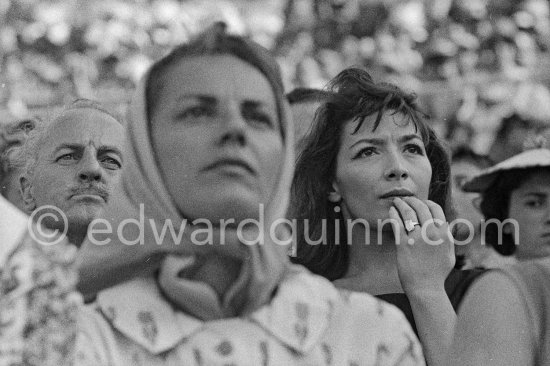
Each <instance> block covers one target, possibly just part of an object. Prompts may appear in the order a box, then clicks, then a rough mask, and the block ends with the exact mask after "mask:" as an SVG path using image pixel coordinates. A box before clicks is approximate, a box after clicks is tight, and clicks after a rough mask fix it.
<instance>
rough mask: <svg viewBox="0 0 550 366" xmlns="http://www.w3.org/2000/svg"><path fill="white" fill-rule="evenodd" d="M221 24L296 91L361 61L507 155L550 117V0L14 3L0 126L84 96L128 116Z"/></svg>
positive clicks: (0, 78)
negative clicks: (184, 50)
mask: <svg viewBox="0 0 550 366" xmlns="http://www.w3.org/2000/svg"><path fill="white" fill-rule="evenodd" d="M219 20H223V21H224V22H225V23H226V24H227V25H228V29H229V31H230V32H233V33H237V34H244V35H250V36H251V37H252V38H254V39H255V40H256V41H258V42H260V43H261V44H262V45H264V46H266V47H267V48H269V49H271V50H272V51H273V52H274V54H275V56H276V57H277V59H278V61H279V63H280V65H281V68H282V70H283V74H284V81H285V88H286V91H287V92H289V91H291V90H293V89H295V88H316V89H322V88H323V87H324V86H325V84H326V83H327V81H328V80H330V79H331V78H332V77H334V76H335V75H337V74H338V73H339V72H340V71H341V70H342V69H344V68H346V67H349V66H352V65H353V66H362V67H365V68H366V69H367V70H368V71H369V73H370V74H371V75H373V77H374V78H375V79H376V80H386V81H390V82H394V83H397V84H398V85H400V86H402V87H403V88H404V89H406V90H413V91H415V92H416V93H417V94H418V96H419V100H420V102H421V105H422V106H423V109H424V110H425V111H426V112H427V113H428V114H429V115H431V116H432V120H431V123H432V125H433V127H434V128H435V129H436V131H438V133H439V134H440V135H441V136H443V137H446V138H447V139H448V140H449V143H450V145H451V146H453V147H456V146H459V145H462V144H464V143H466V144H467V145H469V147H471V148H472V149H473V150H474V152H476V153H478V154H483V155H485V154H490V156H491V158H493V159H494V160H496V161H500V160H502V159H504V158H506V157H507V155H508V154H511V153H512V152H514V151H516V150H517V149H518V146H521V145H522V144H523V141H522V140H523V139H524V137H529V135H530V134H531V133H532V132H533V131H534V132H535V133H537V132H540V130H541V129H543V128H545V126H546V124H547V123H548V121H549V120H550V118H549V117H550V111H549V108H550V107H549V106H550V103H548V102H547V100H549V101H550V93H549V92H548V86H549V85H550V57H549V55H550V53H549V51H550V50H549V45H550V7H549V1H548V0H517V1H511V0H254V1H252V0H215V1H214V0H200V1H199V0H97V1H87V0H3V1H1V2H0V120H4V121H5V120H6V119H7V117H6V116H8V115H11V116H15V117H16V118H17V119H22V118H26V116H28V115H29V114H33V113H34V112H35V111H36V110H40V109H44V108H50V107H51V106H55V105H63V104H65V103H66V102H68V101H70V100H73V99H75V98H89V99H93V100H97V101H99V102H102V103H104V104H105V105H106V106H107V107H109V108H110V109H112V110H115V111H119V112H123V111H124V110H125V108H126V106H127V103H128V101H129V96H130V95H131V92H132V90H133V88H134V86H135V84H136V82H137V81H138V80H139V78H140V77H141V75H142V74H143V72H144V71H145V70H146V69H147V67H148V66H149V65H150V64H151V63H152V62H154V61H155V60H157V59H159V58H160V57H162V56H163V55H164V54H166V53H167V52H168V51H169V50H170V49H171V48H172V47H174V46H175V45H177V44H180V43H182V42H185V41H186V40H188V39H190V38H191V37H192V36H193V35H195V34H197V33H198V32H199V31H201V30H203V29H204V28H205V27H208V26H209V25H211V24H212V23H213V22H215V21H219Z"/></svg>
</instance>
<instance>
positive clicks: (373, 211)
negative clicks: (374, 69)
mask: <svg viewBox="0 0 550 366" xmlns="http://www.w3.org/2000/svg"><path fill="white" fill-rule="evenodd" d="M375 120H376V115H373V116H369V117H366V118H365V121H364V123H363V125H362V126H361V128H360V129H359V131H357V132H356V133H355V134H352V133H353V131H354V130H355V127H356V126H357V123H358V122H353V121H349V122H347V123H346V124H345V125H344V129H343V132H342V137H341V140H342V141H341V145H340V150H339V152H338V157H337V167H336V180H335V181H334V183H333V188H334V190H335V193H331V200H332V201H335V200H340V199H341V203H340V205H341V207H342V213H343V215H344V218H345V219H360V218H362V219H365V220H367V221H368V223H369V227H370V228H371V229H372V228H375V227H377V220H378V219H381V220H385V219H389V214H388V210H389V208H390V207H391V206H392V200H393V198H394V197H396V196H404V195H414V196H416V197H417V198H419V199H421V200H427V199H428V193H429V189H430V180H431V177H432V167H431V165H430V162H429V160H428V158H427V156H426V149H425V147H424V143H423V142H422V138H421V136H420V134H419V133H417V132H416V127H415V125H414V123H413V122H409V123H406V124H405V122H406V121H404V120H403V116H402V115H401V114H396V115H393V116H392V115H388V114H385V115H384V116H383V117H382V119H381V121H380V124H379V126H378V128H377V129H376V130H375V131H372V129H373V126H374V122H375ZM384 229H387V230H391V226H390V225H384Z"/></svg>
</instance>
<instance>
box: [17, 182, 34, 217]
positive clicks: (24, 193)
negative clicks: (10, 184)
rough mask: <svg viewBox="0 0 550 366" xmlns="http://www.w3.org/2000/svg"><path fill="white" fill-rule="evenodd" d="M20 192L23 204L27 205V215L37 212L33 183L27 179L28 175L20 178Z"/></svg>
mask: <svg viewBox="0 0 550 366" xmlns="http://www.w3.org/2000/svg"><path fill="white" fill-rule="evenodd" d="M19 191H20V192H21V197H22V198H23V204H24V205H25V209H26V210H27V213H29V214H30V213H32V212H33V211H34V210H36V202H35V200H34V195H33V188H32V184H31V181H30V180H29V179H28V178H27V177H26V175H22V176H21V177H19Z"/></svg>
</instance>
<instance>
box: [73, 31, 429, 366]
mask: <svg viewBox="0 0 550 366" xmlns="http://www.w3.org/2000/svg"><path fill="white" fill-rule="evenodd" d="M287 113H288V111H287V106H286V104H285V101H284V95H283V90H282V83H281V80H280V75H279V71H278V68H277V66H276V63H275V61H274V59H273V58H272V56H270V55H269V53H268V52H267V51H266V50H265V49H263V48H262V47H260V46H258V45H257V44H255V43H253V42H251V41H248V40H246V39H244V38H240V37H235V36H229V35H227V34H226V33H225V31H224V27H223V26H220V25H218V26H216V27H214V28H213V29H211V30H210V31H208V32H206V33H205V34H202V35H200V36H199V37H198V38H197V39H196V40H195V41H193V42H191V43H190V44H187V45H184V46H181V47H179V48H177V49H175V50H174V51H173V52H172V53H171V54H170V55H168V56H166V57H165V58H163V59H162V60H160V61H159V62H157V63H156V64H155V65H153V67H152V68H151V69H150V70H149V72H148V73H147V75H146V76H145V77H144V80H143V82H142V84H141V85H140V86H139V88H138V90H137V92H136V94H135V98H134V100H133V102H132V105H131V107H130V118H129V121H128V129H127V149H126V155H125V159H126V162H125V170H124V171H123V177H122V184H123V188H124V189H123V191H124V194H123V195H121V196H120V197H119V198H118V202H115V204H113V205H112V208H111V211H110V212H109V213H108V215H107V220H108V221H106V222H107V223H108V224H109V225H111V226H112V227H113V228H114V229H113V232H116V233H117V234H118V235H109V234H107V235H103V236H101V235H94V234H95V233H94V231H93V230H94V229H93V228H92V229H91V231H90V235H89V242H88V243H86V244H85V245H84V247H83V251H82V253H81V261H82V264H83V267H82V271H81V273H83V274H84V277H83V281H84V283H83V284H82V286H83V287H84V288H88V289H91V288H98V287H100V286H101V284H100V285H99V286H98V285H97V282H101V281H102V279H103V278H107V277H111V278H116V279H115V280H111V283H112V284H114V285H115V286H114V287H112V288H108V289H104V290H102V291H100V292H99V293H98V294H97V299H96V302H95V304H94V305H92V306H91V307H90V308H88V309H85V310H84V311H83V312H82V319H81V327H80V330H81V332H80V335H79V340H78V347H77V355H78V356H79V361H80V363H81V364H87V363H88V364H94V365H139V364H143V365H161V364H162V365H182V364H185V365H227V364H235V365H305V364H308V365H309V364H315V365H331V364H332V365H343V364H346V365H348V364H349V365H375V364H379V365H394V364H402V365H417V364H423V363H424V361H423V359H422V353H421V350H420V348H419V345H418V343H417V340H416V338H415V336H414V334H413V333H412V331H411V329H410V327H409V325H408V324H407V323H406V321H405V320H404V318H403V316H402V315H401V314H400V313H399V312H398V311H396V310H395V309H394V308H392V307H390V306H388V305H385V304H383V303H382V302H380V301H378V300H375V299H373V298H372V297H370V296H367V295H357V294H350V293H348V292H339V291H337V290H336V289H335V288H334V287H333V286H332V285H331V284H330V283H329V282H328V281H326V280H324V279H322V278H320V277H317V276H313V275H311V274H310V273H309V272H307V271H306V270H305V269H303V268H302V267H300V266H294V265H291V264H290V263H289V262H288V259H287V256H286V252H287V247H286V246H282V245H279V244H280V242H279V239H278V237H275V236H274V235H277V234H276V233H274V232H275V231H277V230H276V227H275V226H274V223H276V220H277V219H278V218H282V217H284V214H285V211H286V205H287V201H288V190H289V186H290V181H291V176H292V168H293V164H292V162H293V153H292V149H293V142H292V127H291V124H290V121H289V119H288V117H287V116H288V114H287ZM263 205H265V213H262V212H261V211H262V208H263ZM128 219H135V221H133V223H134V225H125V224H127V223H129V222H130V221H128ZM186 220H193V224H194V225H192V226H190V227H187V228H185V229H184V230H183V231H182V232H179V231H180V230H181V229H182V227H183V225H184V224H185V223H186ZM251 220H257V222H258V223H264V224H258V225H252V226H254V228H250V225H245V224H247V223H251V222H252V221H251ZM140 221H141V222H144V225H138V224H139V223H140ZM212 223H213V225H215V226H218V228H217V229H216V231H215V232H214V230H213V229H212ZM104 224H105V222H104ZM170 224H171V225H172V228H173V229H175V231H171V229H169V228H167V226H165V225H170ZM201 224H202V226H200V225H201ZM244 226H247V227H245V228H243V227H244ZM262 226H263V227H262ZM163 227H164V228H167V229H166V230H164V231H162V230H161V228H163ZM163 232H164V234H162V233H163ZM178 232H179V234H181V235H180V236H179V237H178V235H177V234H178ZM256 239H258V241H259V242H256V241H255V240H256ZM94 243H95V244H94ZM132 243H135V244H136V245H131V246H130V245H125V244H132ZM245 243H246V244H245ZM96 244H103V246H99V245H96ZM198 244H202V245H198ZM157 268H159V270H158V271H156V269H157ZM94 272H95V273H97V276H98V277H99V279H100V281H98V277H94ZM90 279H92V280H94V281H95V282H96V284H92V285H91V286H88V284H87V283H86V281H89V280H90Z"/></svg>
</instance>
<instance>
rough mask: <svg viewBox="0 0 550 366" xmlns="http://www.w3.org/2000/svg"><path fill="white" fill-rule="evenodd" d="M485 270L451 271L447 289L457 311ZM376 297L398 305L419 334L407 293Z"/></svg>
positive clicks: (446, 281)
mask: <svg viewBox="0 0 550 366" xmlns="http://www.w3.org/2000/svg"><path fill="white" fill-rule="evenodd" d="M484 272H485V270H481V269H473V270H465V271H462V270H457V269H453V270H452V271H451V273H450V274H449V276H448V277H447V279H446V280H445V291H446V292H447V296H449V300H451V304H452V305H453V308H454V309H455V311H456V312H458V308H459V306H460V303H461V302H462V299H463V298H464V295H465V294H466V291H467V290H468V288H470V285H471V284H472V283H473V282H474V280H475V279H476V278H478V277H479V276H480V275H481V274H483V273H484ZM376 297H377V298H379V299H381V300H384V301H386V302H389V303H390V304H392V305H395V306H397V307H398V308H399V309H400V310H401V311H402V312H403V313H404V314H405V316H406V317H407V320H408V321H409V323H411V326H412V328H413V329H414V332H415V333H416V334H417V335H418V331H417V330H416V323H415V321H414V316H413V312H412V309H411V303H410V302H409V299H408V298H407V295H405V294H383V295H376Z"/></svg>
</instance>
